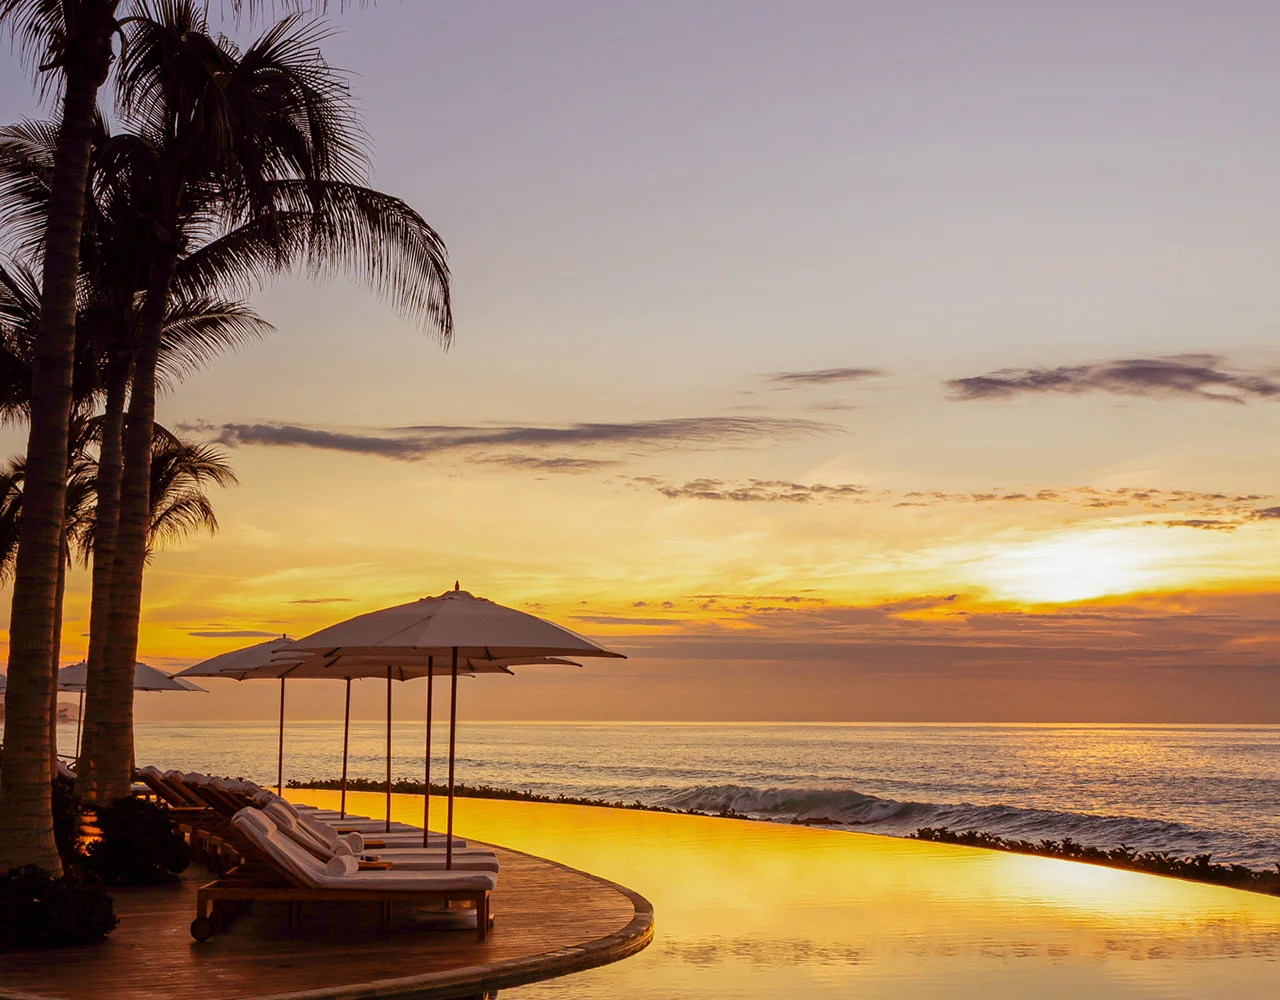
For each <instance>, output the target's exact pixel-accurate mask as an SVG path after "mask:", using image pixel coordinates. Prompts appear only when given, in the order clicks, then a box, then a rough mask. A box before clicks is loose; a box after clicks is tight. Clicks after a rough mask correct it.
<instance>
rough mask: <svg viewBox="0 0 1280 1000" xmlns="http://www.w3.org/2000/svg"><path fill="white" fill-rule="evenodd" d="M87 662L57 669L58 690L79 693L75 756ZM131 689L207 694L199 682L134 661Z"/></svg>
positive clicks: (82, 710)
mask: <svg viewBox="0 0 1280 1000" xmlns="http://www.w3.org/2000/svg"><path fill="white" fill-rule="evenodd" d="M88 678H89V664H87V663H85V662H84V661H83V660H81V661H80V662H79V663H73V664H72V665H71V666H69V667H63V668H62V669H61V670H59V671H58V690H59V691H77V692H79V694H80V707H79V709H78V710H77V715H78V716H79V718H77V719H76V756H77V757H79V756H80V727H81V726H82V725H83V723H84V692H85V688H86V687H87V686H88ZM133 689H134V690H135V691H199V692H201V693H204V694H207V693H208V692H206V691H205V689H204V688H202V687H201V686H200V685H199V684H192V683H191V681H187V680H183V679H182V678H181V677H175V676H173V675H171V674H166V673H165V672H164V671H163V670H157V669H156V668H155V667H151V666H148V665H147V664H145V663H136V664H134V667H133Z"/></svg>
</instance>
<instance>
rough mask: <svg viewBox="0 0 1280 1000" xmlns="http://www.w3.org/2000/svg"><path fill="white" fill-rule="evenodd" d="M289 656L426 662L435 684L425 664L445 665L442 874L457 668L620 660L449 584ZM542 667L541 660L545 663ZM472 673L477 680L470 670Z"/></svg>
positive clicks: (311, 639) (336, 665) (335, 664)
mask: <svg viewBox="0 0 1280 1000" xmlns="http://www.w3.org/2000/svg"><path fill="white" fill-rule="evenodd" d="M295 653H311V654H314V655H315V656H316V657H317V658H318V660H319V663H320V668H319V669H322V670H323V669H335V670H336V671H341V670H342V669H344V664H345V663H346V662H347V661H349V660H351V661H362V662H368V661H370V660H371V659H376V658H383V659H384V662H386V663H388V664H392V663H403V662H405V661H406V660H407V659H409V658H416V659H418V660H419V661H421V659H422V658H424V657H425V658H427V663H428V664H429V666H428V674H429V675H431V676H434V674H435V670H434V669H432V666H430V665H431V664H433V663H434V659H435V658H436V657H439V658H440V659H441V660H443V659H444V658H445V657H448V659H449V664H450V668H449V672H450V675H451V678H452V687H451V691H450V698H449V797H448V812H449V817H448V825H447V827H446V839H445V844H446V847H445V868H446V869H448V868H452V867H453V788H454V781H453V768H454V760H455V757H456V755H455V753H454V740H455V736H456V733H457V718H458V675H459V673H460V672H462V664H464V663H468V664H471V665H472V666H473V667H474V665H475V664H478V663H490V664H495V665H496V664H503V663H505V664H511V663H513V662H518V661H519V660H520V659H523V658H547V657H552V658H555V657H562V656H579V657H582V656H607V657H615V658H618V659H625V657H624V656H623V654H622V653H615V652H613V651H612V650H610V649H605V648H604V647H603V646H601V645H599V644H598V643H595V642H592V641H591V640H590V639H588V638H587V637H586V636H582V635H578V633H577V632H573V631H571V630H569V629H567V628H564V627H563V626H561V625H557V624H555V623H554V622H549V621H547V620H546V619H545V618H539V617H538V616H537V615H531V614H528V613H526V612H524V611H517V610H516V609H515V608H508V607H506V606H504V605H501V604H495V603H494V602H493V601H489V600H486V599H485V598H483V597H476V596H475V595H474V594H471V593H468V592H467V591H465V590H462V589H461V588H460V587H459V585H458V584H457V583H456V582H455V583H454V585H453V590H448V591H445V592H444V593H443V594H441V595H439V596H438V597H423V598H419V599H418V600H416V601H413V602H411V603H409V604H400V605H397V606H396V607H393V608H384V609H383V610H381V611H371V612H369V613H368V614H364V615H357V616H356V617H355V618H349V619H347V620H346V621H345V622H339V623H338V624H337V625H330V626H329V627H328V628H323V629H321V630H320V631H319V632H313V633H311V635H308V636H304V637H303V638H301V639H299V640H298V641H297V642H295V643H294V644H293V645H292V646H291V647H289V650H288V651H287V652H286V651H282V652H280V653H277V654H276V656H277V658H278V659H282V660H283V659H286V658H288V657H291V656H292V655H293V654H295ZM544 662H545V660H544ZM474 672H477V673H478V672H480V671H478V670H475V671H474ZM387 677H388V684H387V706H388V712H390V704H391V685H390V677H391V674H390V673H389V672H388V674H387ZM432 687H433V685H432V683H431V682H430V681H428V683H427V699H428V700H427V742H428V752H427V764H428V772H427V787H426V789H425V792H426V796H425V798H426V802H425V804H424V806H423V810H424V811H423V838H424V841H423V842H424V843H425V842H426V841H425V838H426V827H427V812H428V810H429V809H430V803H431V781H430V770H429V768H430V762H431V753H430V740H431V728H430V727H431V701H430V698H431V690H432ZM390 822H391V774H390V768H388V772H387V823H388V826H389V824H390Z"/></svg>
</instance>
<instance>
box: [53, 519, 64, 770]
mask: <svg viewBox="0 0 1280 1000" xmlns="http://www.w3.org/2000/svg"><path fill="white" fill-rule="evenodd" d="M66 538H67V532H66V529H65V528H64V529H63V531H62V539H63V541H62V547H63V550H64V551H65V550H66V547H67V543H66ZM66 593H67V561H66V559H65V558H63V559H60V560H58V589H57V592H56V595H55V597H54V605H53V656H52V661H53V662H52V664H51V667H52V669H51V671H50V674H51V676H52V678H53V683H52V684H50V685H49V776H50V777H51V778H56V777H57V776H58V660H59V659H60V658H61V657H62V602H63V600H64V598H65V597H66Z"/></svg>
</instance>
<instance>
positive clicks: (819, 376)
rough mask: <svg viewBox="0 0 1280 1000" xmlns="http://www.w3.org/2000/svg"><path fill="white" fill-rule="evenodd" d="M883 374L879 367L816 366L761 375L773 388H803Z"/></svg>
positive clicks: (853, 380)
mask: <svg viewBox="0 0 1280 1000" xmlns="http://www.w3.org/2000/svg"><path fill="white" fill-rule="evenodd" d="M883 374H884V372H882V371H881V370H880V369H879V368H816V369H814V370H812V371H805V372H770V373H769V374H768V375H763V376H761V377H762V378H763V379H765V381H767V382H769V383H770V384H772V385H773V387H774V388H775V389H803V388H809V387H812V386H822V385H835V384H838V383H841V382H862V381H864V380H865V379H869V378H878V377H880V376H881V375H883Z"/></svg>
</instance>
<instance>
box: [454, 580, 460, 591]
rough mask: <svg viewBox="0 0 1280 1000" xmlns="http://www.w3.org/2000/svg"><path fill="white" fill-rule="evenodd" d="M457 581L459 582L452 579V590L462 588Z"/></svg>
mask: <svg viewBox="0 0 1280 1000" xmlns="http://www.w3.org/2000/svg"><path fill="white" fill-rule="evenodd" d="M459 582H460V581H458V580H454V581H453V589H454V590H461V589H462V587H460V586H459Z"/></svg>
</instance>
